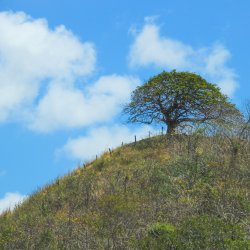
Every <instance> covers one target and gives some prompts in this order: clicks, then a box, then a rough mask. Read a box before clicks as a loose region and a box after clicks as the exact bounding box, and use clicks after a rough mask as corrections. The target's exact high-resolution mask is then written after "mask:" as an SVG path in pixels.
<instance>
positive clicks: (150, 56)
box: [129, 22, 238, 96]
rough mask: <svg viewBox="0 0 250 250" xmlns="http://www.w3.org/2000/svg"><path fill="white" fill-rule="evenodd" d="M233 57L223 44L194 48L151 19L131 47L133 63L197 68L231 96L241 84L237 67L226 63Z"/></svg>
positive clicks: (130, 54) (168, 68) (189, 69)
mask: <svg viewBox="0 0 250 250" xmlns="http://www.w3.org/2000/svg"><path fill="white" fill-rule="evenodd" d="M230 57H231V54H230V52H229V50H227V49H226V48H225V47H224V46H223V44H221V43H215V44H213V45H212V46H210V47H202V48H198V49H195V48H193V47H192V46H191V45H189V44H185V43H183V42H181V41H178V40H175V39H172V38H169V37H165V36H162V35H161V34H160V28H159V26H157V25H156V24H154V23H152V22H149V23H146V24H145V25H144V27H143V28H142V30H140V31H139V32H138V33H137V34H136V35H135V39H134V42H133V44H132V45H131V47H130V53H129V64H130V66H131V67H147V66H154V67H156V68H160V69H165V70H172V69H177V70H185V71H191V72H197V73H199V74H201V75H203V76H204V77H205V78H206V79H208V80H209V81H212V82H214V83H217V84H218V85H219V87H220V88H221V90H222V92H223V93H225V94H227V95H229V96H232V95H233V94H234V92H235V90H236V89H237V87H238V83H237V80H236V78H237V76H236V74H235V72H234V70H233V69H232V68H230V67H228V66H227V63H228V61H229V59H230Z"/></svg>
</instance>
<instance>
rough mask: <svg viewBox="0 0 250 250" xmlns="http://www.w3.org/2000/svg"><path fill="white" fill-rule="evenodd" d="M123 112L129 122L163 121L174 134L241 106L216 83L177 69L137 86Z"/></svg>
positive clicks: (148, 122) (219, 116) (236, 111)
mask: <svg viewBox="0 0 250 250" xmlns="http://www.w3.org/2000/svg"><path fill="white" fill-rule="evenodd" d="M124 113H125V114H128V115H129V118H128V120H129V122H139V123H145V124H151V123H153V122H156V123H164V124H166V125H167V133H168V134H171V133H174V132H175V130H176V128H177V127H180V126H185V125H187V124H195V123H205V122H208V121H213V120H216V119H219V118H222V117H223V116H225V115H226V114H233V113H238V110H237V109H236V108H235V106H234V105H233V104H231V103H230V102H229V101H228V98H227V96H225V95H223V94H222V93H221V92H220V89H219V88H218V87H217V86H216V85H215V84H211V83H208V82H207V81H206V80H204V79H203V78H202V77H201V76H199V75H197V74H194V73H189V72H176V71H175V70H174V71H171V72H165V71H164V72H162V73H161V74H159V75H156V76H154V77H152V78H150V79H149V80H148V81H147V82H146V83H145V84H143V85H142V86H139V87H137V89H136V90H135V91H134V92H133V93H132V96H131V102H130V103H129V104H127V105H126V106H125V108H124Z"/></svg>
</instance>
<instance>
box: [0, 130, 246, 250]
mask: <svg viewBox="0 0 250 250" xmlns="http://www.w3.org/2000/svg"><path fill="white" fill-rule="evenodd" d="M249 152H250V145H249V143H248V142H244V141H242V142H240V141H237V142H235V143H234V144H230V143H229V142H228V141H227V140H226V139H225V138H222V137H211V138H208V137H204V136H201V135H199V134H196V135H192V136H175V137H173V138H167V137H165V136H158V137H153V138H150V139H145V140H142V141H140V142H137V144H136V145H135V144H130V145H125V146H123V147H120V148H118V149H116V150H114V151H113V152H112V153H111V154H110V153H105V154H103V155H102V156H101V157H100V158H99V159H97V160H96V161H93V162H91V163H89V164H88V165H87V166H85V167H84V168H79V169H77V170H75V171H74V172H72V173H71V174H70V175H68V176H65V177H63V178H60V179H58V180H56V181H55V183H53V184H51V185H48V186H47V187H44V188H43V189H41V190H40V191H38V192H37V193H35V194H33V195H32V196H31V197H30V198H29V199H28V200H27V201H25V202H24V203H23V204H22V205H21V206H19V207H17V208H16V209H15V211H14V212H6V213H5V214H3V215H2V216H0V249H12V250H14V249H250V244H249V237H250V191H249V190H250V181H249V180H250V167H249V162H250V153H249Z"/></svg>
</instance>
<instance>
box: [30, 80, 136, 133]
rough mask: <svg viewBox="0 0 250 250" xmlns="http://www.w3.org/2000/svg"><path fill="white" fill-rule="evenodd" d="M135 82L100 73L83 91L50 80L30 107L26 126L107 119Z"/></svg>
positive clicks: (52, 126)
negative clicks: (36, 104) (29, 115)
mask: <svg viewBox="0 0 250 250" xmlns="http://www.w3.org/2000/svg"><path fill="white" fill-rule="evenodd" d="M138 84H139V80H138V79H137V78H133V77H129V76H118V75H110V76H103V77H101V78H99V79H98V80H97V81H96V82H95V83H94V84H92V85H90V86H89V87H88V88H85V89H84V91H81V90H79V89H77V88H74V87H70V86H66V87H65V86H64V85H62V84H60V83H54V84H53V85H52V86H51V87H50V89H49V90H48V93H47V95H46V96H44V98H43V99H41V100H40V102H39V104H38V106H37V108H36V109H35V110H34V114H33V115H32V120H31V124H30V127H31V128H32V129H33V130H36V131H42V132H48V131H52V130H55V129H59V128H64V127H69V128H73V127H80V126H88V125H92V124H94V123H97V122H104V121H108V120H110V119H112V118H113V117H114V116H115V115H116V114H117V113H118V112H119V111H120V110H121V104H123V103H124V102H125V101H126V100H128V98H129V96H130V93H131V91H132V90H133V89H134V88H135V87H136V86H137V85H138Z"/></svg>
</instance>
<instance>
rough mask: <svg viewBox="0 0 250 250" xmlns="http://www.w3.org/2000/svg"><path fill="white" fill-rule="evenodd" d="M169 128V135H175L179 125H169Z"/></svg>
mask: <svg viewBox="0 0 250 250" xmlns="http://www.w3.org/2000/svg"><path fill="white" fill-rule="evenodd" d="M167 126H168V128H167V134H168V135H173V134H175V132H176V128H177V123H168V124H167Z"/></svg>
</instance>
